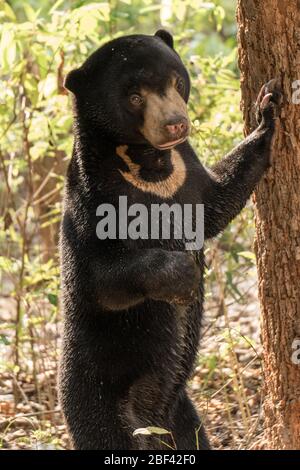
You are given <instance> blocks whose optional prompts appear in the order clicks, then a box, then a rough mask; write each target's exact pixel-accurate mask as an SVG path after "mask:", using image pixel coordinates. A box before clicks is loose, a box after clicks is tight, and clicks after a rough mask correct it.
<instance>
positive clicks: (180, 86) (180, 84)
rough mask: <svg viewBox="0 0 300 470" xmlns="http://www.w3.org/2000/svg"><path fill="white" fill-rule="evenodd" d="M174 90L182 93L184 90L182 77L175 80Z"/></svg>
mask: <svg viewBox="0 0 300 470" xmlns="http://www.w3.org/2000/svg"><path fill="white" fill-rule="evenodd" d="M176 90H177V91H178V93H183V92H184V80H183V78H178V80H177V82H176Z"/></svg>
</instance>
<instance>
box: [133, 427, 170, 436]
mask: <svg viewBox="0 0 300 470" xmlns="http://www.w3.org/2000/svg"><path fill="white" fill-rule="evenodd" d="M138 434H143V435H145V436H146V435H147V436H150V435H151V434H158V435H163V434H171V433H170V431H167V430H166V429H163V428H158V427H156V426H148V427H147V428H139V429H136V430H135V431H134V432H133V436H137V435H138Z"/></svg>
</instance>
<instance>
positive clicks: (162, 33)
mask: <svg viewBox="0 0 300 470" xmlns="http://www.w3.org/2000/svg"><path fill="white" fill-rule="evenodd" d="M154 36H158V37H159V38H160V39H162V40H163V41H164V42H165V43H166V44H167V46H169V47H171V49H174V41H173V36H172V34H170V33H168V31H166V30H165V29H159V30H158V31H156V33H155V34H154Z"/></svg>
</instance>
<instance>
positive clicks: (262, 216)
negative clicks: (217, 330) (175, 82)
mask: <svg viewBox="0 0 300 470" xmlns="http://www.w3.org/2000/svg"><path fill="white" fill-rule="evenodd" d="M237 20H238V26H239V34H238V38H239V65H240V70H241V87H242V109H243V112H244V120H245V132H246V133H247V134H248V133H249V131H250V129H251V128H252V127H253V125H254V123H253V113H252V107H253V103H254V102H255V99H256V96H257V94H258V92H259V89H260V87H261V86H262V84H263V83H265V82H267V81H268V80H270V79H271V78H275V77H278V78H279V79H280V80H281V82H282V89H283V93H284V101H283V108H282V111H281V116H280V119H279V120H278V123H277V126H278V128H277V132H276V136H275V138H274V141H273V154H272V167H271V169H270V170H269V171H268V173H267V175H266V176H265V177H264V179H263V181H261V183H260V184H259V187H258V188H257V190H256V192H255V195H254V201H255V208H256V227H257V239H256V254H257V267H258V277H259V296H260V302H261V315H262V341H263V349H264V379H265V380H264V382H265V385H264V387H265V399H264V412H265V433H266V434H265V437H266V443H267V444H266V447H268V448H271V449H300V363H299V364H298V365H297V364H294V363H293V361H292V354H293V352H294V351H293V341H294V340H295V339H300V104H298V105H297V104H293V103H292V94H293V92H294V90H293V89H292V83H293V82H294V81H295V80H299V79H300V1H297V0H284V1H283V0H263V1H262V0H239V1H238V8H237ZM298 97H299V93H298ZM294 344H295V343H294ZM298 358H299V355H298Z"/></svg>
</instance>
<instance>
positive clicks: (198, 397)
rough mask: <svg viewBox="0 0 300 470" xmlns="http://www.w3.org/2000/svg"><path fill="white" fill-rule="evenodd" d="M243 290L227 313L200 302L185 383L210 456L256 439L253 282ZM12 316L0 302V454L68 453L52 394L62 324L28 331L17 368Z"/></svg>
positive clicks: (215, 303) (257, 350)
mask: <svg viewBox="0 0 300 470" xmlns="http://www.w3.org/2000/svg"><path fill="white" fill-rule="evenodd" d="M243 290H244V292H245V299H244V302H243V303H241V302H236V301H234V300H231V301H230V302H228V299H226V303H227V305H226V303H225V302H222V301H220V298H219V297H218V296H213V295H212V296H211V298H210V299H208V300H207V301H206V313H205V320H204V324H203V335H202V340H201V345H200V349H199V357H198V361H197V365H196V369H195V373H194V375H193V377H192V379H191V381H190V382H189V393H190V396H191V397H192V399H193V401H194V403H195V404H196V406H197V409H198V410H199V413H200V414H201V415H202V417H203V421H204V425H205V428H206V430H207V433H208V435H209V438H210V441H211V444H212V446H213V448H215V449H255V448H259V446H260V442H261V438H262V435H261V434H262V428H261V401H262V397H261V385H262V374H261V358H260V354H261V346H260V338H259V307H258V302H257V292H256V279H255V277H252V278H251V279H250V280H249V281H248V283H247V285H246V286H244V288H243ZM14 311H15V304H14V301H13V300H11V299H8V298H0V323H1V324H2V326H4V329H3V331H4V333H5V336H4V335H3V334H2V332H3V331H1V334H0V340H1V339H2V341H0V355H1V362H0V449H1V448H2V449H37V450H39V449H68V448H69V447H70V445H69V440H68V436H67V433H66V429H65V425H64V423H63V419H62V416H61V412H60V409H59V406H58V404H57V388H56V376H57V363H58V355H59V336H60V334H59V333H60V328H61V324H60V322H59V321H54V322H53V323H51V322H50V323H47V324H45V325H43V327H41V326H38V325H33V326H32V328H31V327H30V328H29V332H30V334H29V336H28V335H27V337H26V335H24V336H23V338H22V341H23V344H22V356H21V357H20V360H19V362H20V364H22V367H21V368H18V367H15V365H14V355H13V354H14V353H13V348H12V346H11V345H12V344H13V335H14V334H15V333H14V330H13V329H12V328H11V329H10V326H11V322H12V318H14V315H15V313H14ZM38 328H40V330H39V329H38ZM27 331H28V329H27ZM10 336H11V338H10ZM16 398H17V400H16ZM16 401H17V404H16Z"/></svg>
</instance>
